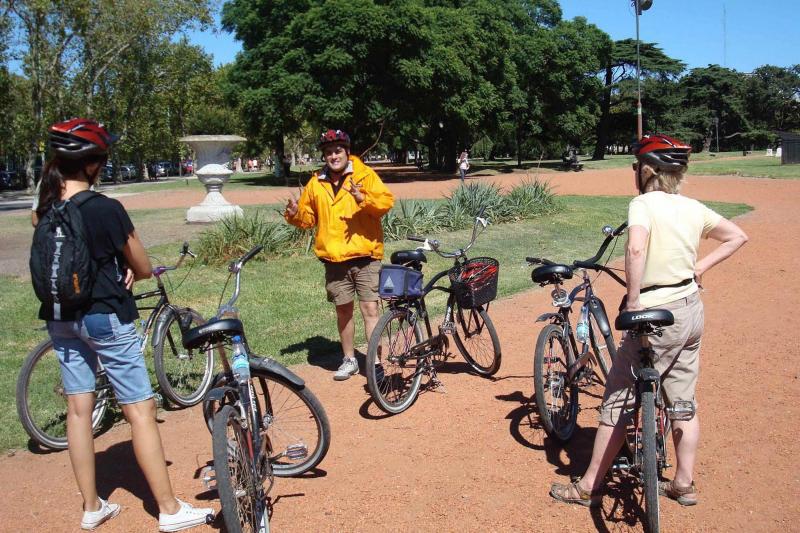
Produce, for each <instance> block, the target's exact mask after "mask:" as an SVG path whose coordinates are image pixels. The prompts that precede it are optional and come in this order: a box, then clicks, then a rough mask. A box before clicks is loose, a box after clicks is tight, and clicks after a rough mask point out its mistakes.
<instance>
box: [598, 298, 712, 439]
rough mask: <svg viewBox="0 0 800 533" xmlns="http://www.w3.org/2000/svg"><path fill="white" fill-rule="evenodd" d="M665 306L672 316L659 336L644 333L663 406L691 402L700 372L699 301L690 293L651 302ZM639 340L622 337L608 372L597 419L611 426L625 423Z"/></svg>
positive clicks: (629, 409)
mask: <svg viewBox="0 0 800 533" xmlns="http://www.w3.org/2000/svg"><path fill="white" fill-rule="evenodd" d="M655 308H657V309H668V310H669V311H671V312H672V314H673V316H674V317H675V323H674V324H673V325H672V326H668V327H666V328H664V332H663V334H662V335H661V337H656V336H652V337H648V339H649V340H650V345H651V346H652V348H653V350H654V351H655V364H654V366H655V369H656V370H658V373H659V374H661V391H662V393H663V395H664V400H665V401H666V403H667V406H669V405H672V404H673V403H674V402H676V401H688V402H692V403H694V401H695V400H694V393H695V388H696V387H697V377H698V375H699V373H700V339H701V337H702V336H703V302H702V301H701V300H700V294H699V293H697V292H696V293H694V294H692V295H690V296H687V297H686V298H681V299H680V300H676V301H674V302H670V303H668V304H663V305H658V306H655ZM640 348H641V343H640V340H639V339H638V338H636V339H631V338H630V337H629V336H628V334H627V333H626V334H625V337H623V339H622V343H621V345H620V347H619V350H618V351H617V357H616V359H614V361H613V365H612V366H611V370H610V371H609V372H608V380H607V381H606V391H605V394H604V395H603V403H602V405H601V406H600V423H601V424H603V425H606V426H613V425H616V423H617V422H618V421H619V420H620V419H622V421H623V422H625V423H628V421H629V419H630V416H631V414H632V413H631V411H632V409H633V406H634V400H635V398H634V391H633V382H634V375H635V373H636V372H638V370H639V367H640V366H641V364H640V362H639V361H640V359H641V356H640V355H639V349H640Z"/></svg>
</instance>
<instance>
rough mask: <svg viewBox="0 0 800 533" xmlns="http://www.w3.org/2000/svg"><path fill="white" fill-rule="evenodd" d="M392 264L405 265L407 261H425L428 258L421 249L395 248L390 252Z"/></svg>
mask: <svg viewBox="0 0 800 533" xmlns="http://www.w3.org/2000/svg"><path fill="white" fill-rule="evenodd" d="M391 261H392V264H393V265H407V264H409V263H427V262H428V259H427V258H426V257H425V253H424V252H423V251H422V250H397V251H396V252H394V253H393V254H392V258H391Z"/></svg>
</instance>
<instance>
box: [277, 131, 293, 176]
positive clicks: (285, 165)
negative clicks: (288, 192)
mask: <svg viewBox="0 0 800 533" xmlns="http://www.w3.org/2000/svg"><path fill="white" fill-rule="evenodd" d="M274 142H275V166H274V168H275V177H276V178H281V177H282V178H283V179H284V183H285V184H286V186H287V187H288V186H289V170H290V167H291V163H289V162H287V161H285V159H286V143H285V142H284V139H283V132H280V133H278V134H276V135H275V138H274Z"/></svg>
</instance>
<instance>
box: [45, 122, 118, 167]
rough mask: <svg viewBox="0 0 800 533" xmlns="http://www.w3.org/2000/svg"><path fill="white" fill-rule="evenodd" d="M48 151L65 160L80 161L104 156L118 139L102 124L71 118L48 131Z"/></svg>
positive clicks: (54, 125)
mask: <svg viewBox="0 0 800 533" xmlns="http://www.w3.org/2000/svg"><path fill="white" fill-rule="evenodd" d="M48 133H49V139H48V140H49V144H50V149H51V150H52V151H53V152H54V153H55V154H56V155H57V156H59V157H63V158H65V159H81V158H83V157H87V156H93V155H106V154H107V153H108V149H109V147H110V146H111V145H112V144H113V143H114V142H116V140H117V139H118V138H119V137H117V136H116V135H112V134H111V133H109V132H108V130H106V129H105V128H104V127H103V125H102V124H98V123H97V122H95V121H94V120H90V119H86V118H73V119H70V120H66V121H64V122H57V123H55V124H53V125H52V126H50V129H49V132H48Z"/></svg>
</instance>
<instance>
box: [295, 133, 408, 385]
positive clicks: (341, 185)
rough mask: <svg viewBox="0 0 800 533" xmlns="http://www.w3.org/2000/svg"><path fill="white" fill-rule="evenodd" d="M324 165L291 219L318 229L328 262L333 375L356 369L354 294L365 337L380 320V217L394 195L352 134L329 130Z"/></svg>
mask: <svg viewBox="0 0 800 533" xmlns="http://www.w3.org/2000/svg"><path fill="white" fill-rule="evenodd" d="M319 147H320V149H321V150H322V155H323V159H324V161H325V166H324V167H323V168H322V170H320V171H319V172H318V173H316V174H314V175H313V176H312V177H311V180H310V181H309V182H308V185H306V187H305V188H304V189H303V194H302V195H301V196H300V200H299V201H298V200H295V199H294V198H290V199H289V200H288V201H287V203H286V212H285V213H284V217H285V218H286V221H287V222H288V223H289V224H292V225H294V226H297V227H300V228H304V229H311V228H313V227H316V228H317V235H316V239H315V242H314V253H316V254H317V257H318V258H319V259H320V260H321V261H322V263H323V264H324V265H325V290H326V291H327V293H328V301H329V302H332V303H333V304H334V305H335V306H336V319H337V326H338V329H339V338H340V340H341V342H342V351H343V353H344V360H343V362H342V364H341V366H340V367H339V369H338V370H337V371H336V374H334V377H333V379H335V380H337V381H343V380H346V379H348V378H349V377H350V376H352V375H354V374H357V373H358V362H357V361H356V358H355V349H354V346H353V337H354V333H355V326H354V324H353V299H354V296H355V295H356V294H357V295H358V303H359V307H360V308H361V316H362V317H363V318H364V330H365V333H366V336H367V338H369V336H370V334H371V333H372V329H373V328H374V327H375V323H376V322H377V321H378V275H379V273H380V268H381V259H383V229H382V227H381V217H382V216H383V215H384V214H386V213H387V212H388V211H389V210H390V209H391V208H392V205H394V196H393V195H392V193H391V191H389V189H388V188H387V187H386V185H384V184H383V182H382V181H381V179H380V178H379V177H378V175H377V174H376V173H375V171H374V170H372V169H371V168H370V167H368V166H367V165H365V164H364V163H363V162H362V161H361V159H359V158H358V157H356V156H354V155H351V154H350V137H349V136H348V135H347V134H346V133H345V132H343V131H342V130H328V131H326V132H324V133H323V134H322V135H321V137H320V141H319Z"/></svg>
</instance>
